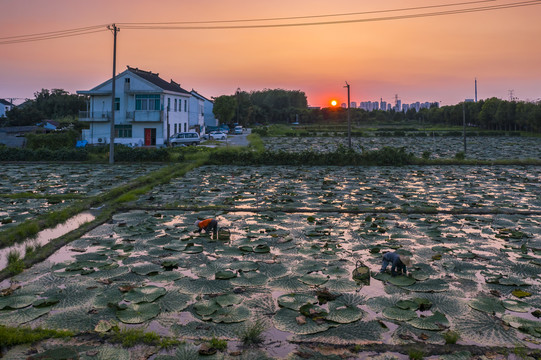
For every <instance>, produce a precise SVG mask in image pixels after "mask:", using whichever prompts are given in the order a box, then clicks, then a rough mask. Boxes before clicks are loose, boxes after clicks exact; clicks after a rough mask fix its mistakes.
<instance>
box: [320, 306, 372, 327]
mask: <svg viewBox="0 0 541 360" xmlns="http://www.w3.org/2000/svg"><path fill="white" fill-rule="evenodd" d="M362 317H363V311H362V310H361V309H359V308H358V307H357V306H345V305H343V304H341V303H339V302H334V301H332V302H330V303H329V314H328V315H327V316H325V319H326V320H329V321H333V322H337V323H340V324H348V323H352V322H354V321H357V320H360V319H361V318H362Z"/></svg>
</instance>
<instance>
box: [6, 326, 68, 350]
mask: <svg viewBox="0 0 541 360" xmlns="http://www.w3.org/2000/svg"><path fill="white" fill-rule="evenodd" d="M72 336H73V333H72V332H71V331H62V330H49V329H42V328H40V327H38V328H35V329H31V328H27V327H11V326H3V325H0V347H4V346H15V345H20V344H32V343H34V342H36V341H40V340H43V339H50V338H56V339H65V338H69V337H72Z"/></svg>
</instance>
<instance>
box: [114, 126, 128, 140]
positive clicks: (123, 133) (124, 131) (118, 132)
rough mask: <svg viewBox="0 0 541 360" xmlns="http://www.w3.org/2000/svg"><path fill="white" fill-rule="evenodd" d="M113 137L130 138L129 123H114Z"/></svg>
mask: <svg viewBox="0 0 541 360" xmlns="http://www.w3.org/2000/svg"><path fill="white" fill-rule="evenodd" d="M115 137H116V138H131V137H132V126H131V125H115Z"/></svg>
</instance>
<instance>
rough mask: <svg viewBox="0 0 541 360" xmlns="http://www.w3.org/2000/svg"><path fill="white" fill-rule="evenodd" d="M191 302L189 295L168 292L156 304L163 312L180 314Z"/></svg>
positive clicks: (175, 291)
mask: <svg viewBox="0 0 541 360" xmlns="http://www.w3.org/2000/svg"><path fill="white" fill-rule="evenodd" d="M191 300H192V296H191V295H186V294H181V293H179V292H178V291H177V290H169V291H167V294H165V295H164V296H162V297H160V298H159V299H158V301H157V304H158V305H160V308H161V310H162V311H163V312H166V313H169V312H175V313H177V312H180V311H182V310H184V309H186V308H187V307H188V305H189V303H190V301H191Z"/></svg>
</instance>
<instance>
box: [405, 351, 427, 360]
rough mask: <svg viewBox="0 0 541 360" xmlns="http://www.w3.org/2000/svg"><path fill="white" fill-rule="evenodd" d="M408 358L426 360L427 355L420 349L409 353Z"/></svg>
mask: <svg viewBox="0 0 541 360" xmlns="http://www.w3.org/2000/svg"><path fill="white" fill-rule="evenodd" d="M408 357H409V359H410V360H422V359H424V358H425V353H424V352H423V351H422V350H419V349H410V350H409V351H408Z"/></svg>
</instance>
